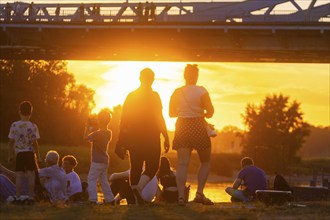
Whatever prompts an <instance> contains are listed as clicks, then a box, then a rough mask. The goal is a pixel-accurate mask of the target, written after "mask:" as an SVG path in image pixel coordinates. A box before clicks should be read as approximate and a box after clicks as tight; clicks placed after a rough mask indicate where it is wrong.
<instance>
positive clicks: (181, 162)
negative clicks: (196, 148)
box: [176, 148, 191, 199]
mask: <svg viewBox="0 0 330 220" xmlns="http://www.w3.org/2000/svg"><path fill="white" fill-rule="evenodd" d="M190 154H191V149H190V148H179V149H178V150H177V155H178V167H177V169H176V184H177V188H178V196H179V198H180V199H181V198H182V199H184V198H185V193H184V191H185V187H186V181H187V172H188V165H189V161H190Z"/></svg>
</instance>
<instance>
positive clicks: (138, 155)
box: [117, 68, 170, 204]
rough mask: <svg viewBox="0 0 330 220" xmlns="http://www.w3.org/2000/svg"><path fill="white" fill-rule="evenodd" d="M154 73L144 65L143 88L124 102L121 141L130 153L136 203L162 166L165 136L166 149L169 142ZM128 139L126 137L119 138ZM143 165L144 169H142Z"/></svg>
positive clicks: (142, 73)
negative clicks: (162, 144) (161, 155)
mask: <svg viewBox="0 0 330 220" xmlns="http://www.w3.org/2000/svg"><path fill="white" fill-rule="evenodd" d="M154 79H155V74H154V72H153V71H152V70H151V69H149V68H145V69H143V70H142V71H141V72H140V83H141V85H140V87H139V88H138V89H136V90H134V91H133V92H131V93H130V94H129V95H128V96H127V98H126V100H125V103H124V105H123V110H122V117H121V122H120V137H119V142H117V145H118V144H120V143H121V142H125V143H126V145H127V146H123V147H127V148H128V151H129V156H130V166H131V172H130V185H131V188H132V190H133V193H134V196H135V199H136V202H137V204H143V203H144V200H143V198H142V197H141V192H142V190H143V188H144V187H145V186H146V185H147V183H148V182H149V181H150V180H151V179H152V178H153V177H154V176H155V175H156V173H157V171H158V168H159V160H160V152H161V144H160V134H162V135H163V137H164V148H165V152H168V150H169V147H170V144H169V138H168V134H167V129H166V124H165V120H164V117H163V113H162V102H161V100H160V97H159V95H158V93H157V92H155V91H153V89H152V84H153V82H154ZM120 139H125V140H120ZM143 164H144V165H145V169H144V171H143V173H142V170H143Z"/></svg>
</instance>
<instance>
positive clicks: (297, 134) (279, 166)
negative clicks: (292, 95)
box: [242, 94, 309, 172]
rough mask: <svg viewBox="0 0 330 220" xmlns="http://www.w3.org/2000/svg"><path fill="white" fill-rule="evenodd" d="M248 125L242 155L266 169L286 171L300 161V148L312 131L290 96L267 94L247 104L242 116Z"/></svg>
mask: <svg viewBox="0 0 330 220" xmlns="http://www.w3.org/2000/svg"><path fill="white" fill-rule="evenodd" d="M242 116H243V120H244V124H245V125H246V127H247V132H246V135H245V136H244V138H243V143H242V144H243V151H242V153H243V155H244V156H250V157H252V158H254V160H255V163H256V164H258V165H259V166H261V167H263V168H264V169H266V170H267V171H273V172H274V171H277V172H287V171H288V169H287V168H288V166H290V165H292V164H294V163H295V162H297V161H298V160H299V157H297V152H298V150H299V149H300V148H301V147H302V145H303V143H304V137H305V136H307V135H308V134H309V125H308V124H307V123H306V122H305V121H304V120H303V113H302V112H301V110H300V104H299V103H298V102H296V101H293V102H291V103H289V97H288V96H283V95H282V94H280V95H271V96H267V97H266V98H265V100H264V101H263V103H262V104H260V105H254V104H248V105H247V107H246V109H245V114H243V115H242Z"/></svg>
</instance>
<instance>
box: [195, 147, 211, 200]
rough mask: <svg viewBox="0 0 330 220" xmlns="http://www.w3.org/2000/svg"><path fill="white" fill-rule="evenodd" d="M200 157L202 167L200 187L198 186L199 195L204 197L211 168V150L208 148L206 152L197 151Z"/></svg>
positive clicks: (199, 175) (199, 178)
mask: <svg viewBox="0 0 330 220" xmlns="http://www.w3.org/2000/svg"><path fill="white" fill-rule="evenodd" d="M197 153H198V155H199V159H200V162H201V165H200V167H199V170H198V176H197V178H198V186H197V193H199V194H201V195H203V194H204V187H205V183H206V181H207V178H208V176H209V172H210V168H211V162H210V158H211V148H207V149H205V150H197Z"/></svg>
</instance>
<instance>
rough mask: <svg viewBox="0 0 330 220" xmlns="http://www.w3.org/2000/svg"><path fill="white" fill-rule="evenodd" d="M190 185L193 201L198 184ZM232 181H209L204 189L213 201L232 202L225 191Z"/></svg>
mask: <svg viewBox="0 0 330 220" xmlns="http://www.w3.org/2000/svg"><path fill="white" fill-rule="evenodd" d="M187 185H190V193H189V201H192V200H193V199H194V198H195V193H196V190H197V184H196V183H195V182H193V183H187ZM231 185H232V184H231V183H207V184H206V186H205V189H204V194H205V196H206V197H208V198H209V199H211V200H212V201H213V202H216V203H218V202H230V196H229V195H228V194H227V193H226V192H225V188H226V187H228V186H231ZM98 200H99V202H102V201H103V193H101V192H100V189H99V193H98ZM121 204H126V202H125V201H124V200H122V201H121Z"/></svg>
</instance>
